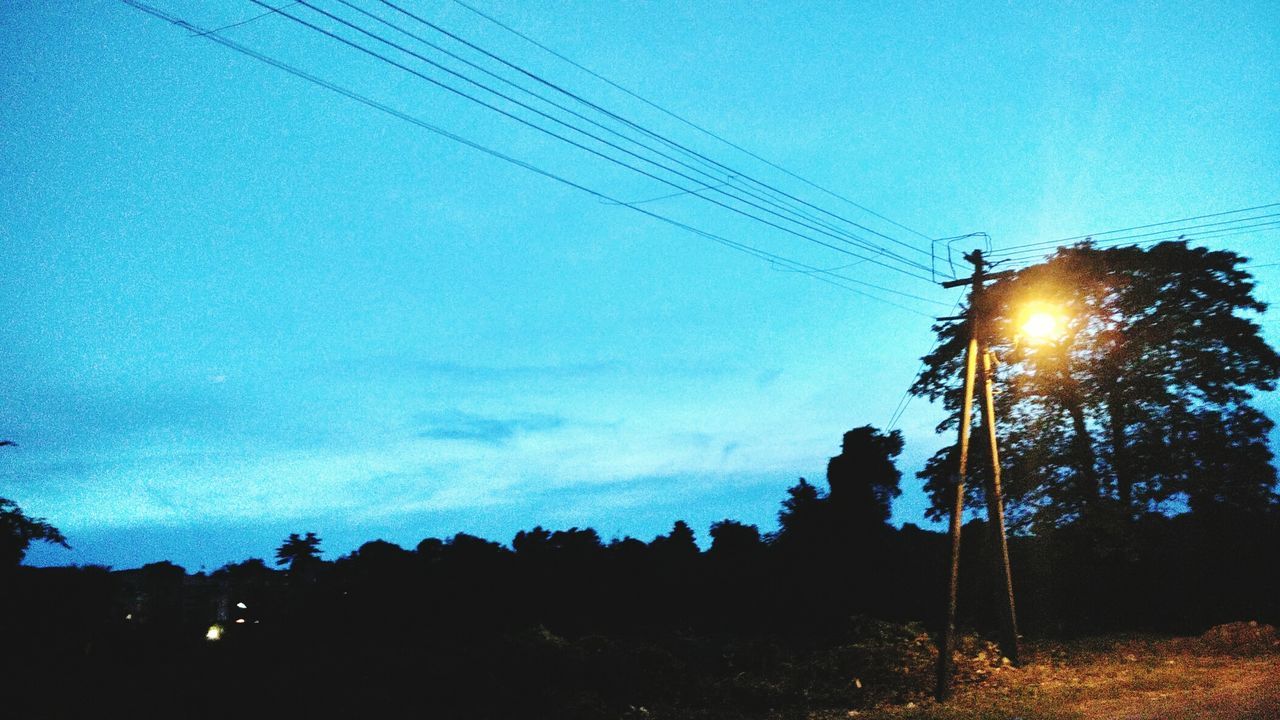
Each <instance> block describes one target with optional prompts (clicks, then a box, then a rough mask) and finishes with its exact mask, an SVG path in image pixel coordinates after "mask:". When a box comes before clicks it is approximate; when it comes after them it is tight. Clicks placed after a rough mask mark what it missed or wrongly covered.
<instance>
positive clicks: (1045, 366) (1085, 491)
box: [913, 242, 1280, 524]
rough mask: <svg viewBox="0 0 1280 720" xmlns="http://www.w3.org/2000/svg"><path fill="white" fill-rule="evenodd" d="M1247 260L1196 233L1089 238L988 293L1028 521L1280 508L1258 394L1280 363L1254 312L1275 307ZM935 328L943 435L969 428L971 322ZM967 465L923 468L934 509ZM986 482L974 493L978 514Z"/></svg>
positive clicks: (1018, 515)
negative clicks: (966, 382) (964, 390)
mask: <svg viewBox="0 0 1280 720" xmlns="http://www.w3.org/2000/svg"><path fill="white" fill-rule="evenodd" d="M1244 262H1245V258H1243V257H1241V256H1239V255H1237V254H1235V253H1232V252H1227V251H1211V250H1207V249H1204V248H1193V247H1188V246H1187V244H1186V243H1185V242H1165V243H1161V244H1158V245H1156V246H1154V247H1151V248H1149V249H1141V248H1137V247H1122V248H1108V249H1095V248H1093V247H1090V246H1089V245H1088V244H1085V245H1080V246H1076V247H1072V248H1064V249H1062V250H1060V251H1059V252H1058V253H1057V254H1056V255H1054V256H1053V257H1052V258H1050V259H1049V260H1048V261H1046V262H1044V263H1042V264H1039V265H1035V266H1032V267H1029V268H1026V269H1023V270H1021V271H1019V272H1017V273H1016V274H1014V275H1012V276H1010V277H1008V278H1005V279H1002V280H1000V281H999V282H997V283H995V284H994V285H992V286H991V287H989V288H988V289H987V291H986V293H985V294H984V296H983V300H982V302H983V305H982V306H981V307H980V308H979V310H980V311H981V316H982V317H984V318H986V321H985V323H984V324H983V326H981V327H980V328H979V329H980V332H981V334H982V335H983V337H984V341H985V342H986V344H987V345H988V347H991V348H992V349H993V350H994V352H995V353H996V356H997V358H998V359H999V361H1000V365H999V367H998V370H997V380H996V389H997V414H998V416H999V421H1000V432H1001V445H1002V458H1001V460H1002V463H1003V465H1004V469H1005V487H1006V489H1007V492H1008V494H1009V497H1010V500H1011V504H1012V508H1011V510H1012V511H1013V516H1014V518H1015V520H1017V521H1019V522H1022V523H1027V522H1032V521H1035V522H1045V523H1051V524H1061V523H1063V522H1069V521H1072V520H1075V519H1079V518H1087V517H1089V518H1098V519H1107V518H1111V519H1115V520H1119V519H1123V518H1131V517H1133V516H1134V515H1136V514H1140V513H1143V512H1157V511H1170V510H1178V509H1182V508H1184V507H1190V508H1191V509H1192V510H1195V511H1198V512H1214V511H1218V510H1224V509H1230V510H1233V511H1244V510H1260V509H1264V508H1266V507H1268V506H1270V505H1272V504H1273V503H1274V502H1275V499H1276V496H1275V494H1274V487H1275V480H1276V477H1275V471H1274V470H1273V469H1272V467H1271V464H1270V460H1271V451H1270V449H1269V448H1268V447H1267V443H1266V438H1267V434H1268V433H1269V431H1270V430H1271V427H1272V423H1271V421H1270V420H1269V419H1267V418H1266V417H1265V416H1263V415H1262V414H1261V413H1260V412H1258V410H1257V409H1256V408H1254V407H1253V405H1252V404H1251V400H1252V397H1253V393H1254V392H1256V391H1262V390H1271V389H1273V388H1274V387H1275V382H1276V379H1277V377H1280V356H1277V354H1276V353H1275V352H1274V351H1273V350H1272V348H1271V347H1269V346H1268V345H1267V344H1266V342H1265V341H1264V340H1263V339H1262V337H1261V334H1260V332H1259V327H1258V325H1257V323H1256V322H1255V321H1254V318H1256V317H1257V315H1258V314H1260V313H1262V312H1263V311H1264V310H1265V309H1266V306H1265V305H1264V304H1262V303H1261V302H1259V301H1258V300H1257V299H1256V298H1255V297H1254V296H1253V288H1254V285H1253V282H1252V280H1251V278H1250V275H1249V274H1248V273H1247V272H1246V271H1245V270H1244V269H1243V268H1242V265H1243V264H1244ZM1050 313H1052V314H1050ZM1028 326H1030V330H1033V331H1035V332H1034V335H1035V337H1030V336H1028ZM935 329H936V330H937V331H938V333H939V340H940V343H939V345H938V347H937V349H935V350H934V351H933V352H932V353H931V354H929V355H928V356H927V357H926V358H925V370H924V372H923V373H922V374H921V376H920V377H919V379H918V380H917V382H916V384H915V386H914V387H913V391H914V392H915V393H916V394H917V395H922V396H927V397H929V398H930V399H934V400H937V399H941V400H942V401H943V403H944V407H945V408H946V409H947V411H948V418H947V420H946V421H945V422H944V423H943V425H942V426H940V428H939V429H940V430H946V431H954V428H955V427H956V423H957V421H958V418H959V410H958V408H959V400H960V397H959V389H960V377H961V368H962V364H963V362H964V358H963V355H964V347H965V343H966V340H967V337H968V334H969V328H968V324H967V322H961V323H957V324H953V325H943V326H939V327H937V328H935ZM982 445H983V443H974V450H975V456H974V461H973V463H972V466H973V467H974V468H975V470H976V471H977V474H978V476H979V477H981V476H982V468H983V467H984V466H985V465H986V458H985V457H983V450H984V448H983V447H982ZM954 468H955V458H954V449H953V448H952V447H947V448H944V449H943V450H940V451H939V452H938V453H937V454H936V455H935V456H934V457H933V459H932V460H931V461H930V462H929V464H928V466H927V467H926V468H925V470H924V471H923V472H922V473H921V477H923V478H924V479H925V480H926V485H927V488H928V489H929V491H930V492H931V493H932V494H933V497H934V507H933V510H932V513H933V514H934V515H935V516H940V515H941V514H942V513H943V512H944V510H943V502H942V501H943V496H944V492H943V491H944V490H945V489H946V487H947V486H948V484H949V483H950V482H951V476H952V475H953V474H954ZM979 485H980V483H974V490H975V492H973V493H971V494H970V495H969V499H970V501H971V502H972V503H973V504H974V506H975V507H976V506H978V505H980V503H981V489H980V487H979Z"/></svg>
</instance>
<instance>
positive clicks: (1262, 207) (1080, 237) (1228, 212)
mask: <svg viewBox="0 0 1280 720" xmlns="http://www.w3.org/2000/svg"><path fill="white" fill-rule="evenodd" d="M456 1H457V0H455V2H456ZM1273 207H1280V203H1267V204H1265V205H1255V206H1253V207H1247V208H1239V209H1237V210H1223V211H1221V212H1215V213H1208V214H1206V215H1194V216H1192V217H1185V218H1179V219H1177V220H1164V221H1161V222H1156V223H1148V224H1146V225H1134V226H1133V227H1127V228H1118V229H1115V230H1103V231H1101V232H1094V233H1086V234H1084V235H1073V236H1071V237H1065V238H1059V239H1057V240H1041V241H1036V242H1030V243H1023V244H1021V245H1011V246H1009V247H1006V248H1001V249H999V250H996V251H994V253H993V254H995V255H1003V254H1006V253H1009V252H1011V251H1013V250H1017V249H1020V248H1029V247H1040V246H1045V245H1062V244H1065V243H1069V242H1072V241H1073V240H1086V239H1089V238H1096V237H1098V236H1100V235H1114V234H1116V233H1122V232H1129V231H1131V230H1146V229H1147V228H1153V227H1160V226H1161V225H1176V224H1178V223H1183V222H1191V221H1192V220H1206V219H1208V218H1214V217H1222V216H1223V215H1239V214H1240V213H1246V212H1253V211H1255V210H1266V209H1268V208H1273Z"/></svg>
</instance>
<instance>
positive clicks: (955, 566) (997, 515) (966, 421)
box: [935, 250, 1018, 701]
mask: <svg viewBox="0 0 1280 720" xmlns="http://www.w3.org/2000/svg"><path fill="white" fill-rule="evenodd" d="M964 259H965V260H968V261H969V262H970V263H972V264H973V276H972V277H970V278H966V279H963V280H952V281H949V282H945V283H942V286H943V287H947V288H952V287H960V286H962V285H969V286H971V290H970V293H969V314H968V315H967V316H962V317H957V318H943V319H948V320H961V319H963V320H968V321H969V344H968V347H967V348H966V350H965V370H964V399H963V400H962V402H961V408H960V423H959V425H960V429H959V434H960V437H959V446H958V448H957V450H958V451H959V455H960V457H959V462H958V463H957V467H956V475H955V482H954V484H953V486H952V497H951V528H950V529H951V567H950V575H949V577H948V583H947V614H946V618H945V620H944V625H943V627H942V636H941V640H940V641H939V643H938V678H937V680H938V685H937V689H936V692H935V695H936V697H937V699H938V700H939V701H943V700H946V699H948V698H950V697H951V685H952V675H953V674H954V670H955V668H954V663H953V658H952V655H953V653H954V652H955V635H956V604H957V601H958V598H959V590H960V531H961V528H962V526H963V522H964V485H965V479H966V477H967V475H968V469H969V437H970V433H971V431H972V429H973V395H974V380H975V377H974V376H975V375H976V374H977V363H978V355H979V353H980V352H981V354H982V359H983V363H982V365H983V373H982V375H983V383H982V384H983V395H984V402H983V406H982V417H983V423H982V424H983V425H985V426H986V427H987V435H988V438H989V440H990V443H991V461H992V479H993V482H992V483H991V484H990V485H989V486H988V487H987V492H986V495H987V512H988V514H989V515H990V524H991V525H992V532H993V533H994V534H995V535H997V536H998V540H997V542H996V545H997V547H999V548H1000V550H1001V553H1000V554H1001V565H1002V569H1003V575H1004V580H1005V583H1004V584H1005V589H1006V591H1007V593H1006V594H1007V596H1008V599H1009V602H1008V606H1007V607H1006V608H1004V610H1005V613H1004V618H1003V619H1004V623H1003V624H1002V630H1003V631H1002V634H1001V646H1002V647H1001V652H1002V653H1004V655H1005V657H1007V658H1009V660H1010V661H1013V662H1016V661H1017V660H1016V659H1017V655H1018V649H1017V642H1018V635H1017V621H1016V619H1015V616H1014V606H1013V581H1012V577H1011V575H1010V573H1009V554H1008V547H1007V544H1006V539H1005V531H1004V505H1003V499H1002V498H1001V496H1000V480H999V478H1000V460H999V456H998V455H997V453H996V434H995V407H994V403H993V401H992V390H991V358H990V355H989V353H987V352H985V351H982V350H981V347H980V342H981V341H980V336H979V320H980V316H981V311H982V286H983V283H984V282H985V281H986V280H987V279H989V278H995V277H1001V276H1004V275H1007V274H1008V273H994V274H987V272H986V261H985V260H983V258H982V251H981V250H974V251H973V252H972V253H969V254H966V255H965V256H964Z"/></svg>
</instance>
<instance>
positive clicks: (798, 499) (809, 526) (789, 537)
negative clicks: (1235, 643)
mask: <svg viewBox="0 0 1280 720" xmlns="http://www.w3.org/2000/svg"><path fill="white" fill-rule="evenodd" d="M825 500H826V494H825V493H823V492H822V491H821V490H819V489H818V488H817V487H816V486H815V485H813V484H812V483H810V482H809V481H808V480H806V479H804V478H800V480H799V481H798V482H796V484H795V485H792V486H791V487H789V488H787V497H786V499H784V500H783V501H782V509H781V510H779V511H778V533H777V535H776V536H775V537H774V543H775V544H776V545H778V546H779V547H782V548H784V549H800V548H803V549H805V550H808V551H811V550H813V549H815V548H816V547H817V546H821V545H825V544H828V543H829V542H830V539H831V526H830V522H829V519H830V513H829V512H828V510H827V504H826V502H825Z"/></svg>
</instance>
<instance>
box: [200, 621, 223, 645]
mask: <svg viewBox="0 0 1280 720" xmlns="http://www.w3.org/2000/svg"><path fill="white" fill-rule="evenodd" d="M204 639H205V640H208V641H209V642H216V641H218V640H221V639H222V626H221V625H219V624H217V623H214V624H212V625H210V626H209V629H208V630H207V631H205V634H204Z"/></svg>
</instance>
